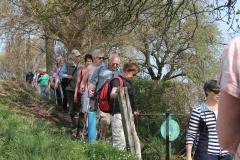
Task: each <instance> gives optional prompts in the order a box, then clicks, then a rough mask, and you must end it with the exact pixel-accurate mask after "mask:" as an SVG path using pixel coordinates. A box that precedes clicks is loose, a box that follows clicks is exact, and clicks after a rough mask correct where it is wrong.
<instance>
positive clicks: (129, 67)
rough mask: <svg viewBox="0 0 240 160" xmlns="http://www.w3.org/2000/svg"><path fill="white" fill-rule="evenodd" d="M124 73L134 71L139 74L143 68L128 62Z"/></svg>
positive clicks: (124, 67) (124, 66)
mask: <svg viewBox="0 0 240 160" xmlns="http://www.w3.org/2000/svg"><path fill="white" fill-rule="evenodd" d="M123 71H124V72H126V71H134V72H135V73H138V72H140V71H141V68H140V67H139V66H138V65H137V64H136V63H132V62H128V63H125V64H124V65H123Z"/></svg>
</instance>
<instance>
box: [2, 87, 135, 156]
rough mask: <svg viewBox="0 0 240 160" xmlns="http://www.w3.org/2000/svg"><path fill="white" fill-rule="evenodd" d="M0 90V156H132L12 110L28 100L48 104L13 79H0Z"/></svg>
mask: <svg viewBox="0 0 240 160" xmlns="http://www.w3.org/2000/svg"><path fill="white" fill-rule="evenodd" d="M13 87H14V89H13ZM0 94H1V95H0V160H5V159H9V160H42V159H44V160H57V159H58V160H62V159H64V160H75V159H76V160H117V159H120V160H135V159H136V157H134V156H133V155H131V154H129V153H127V152H125V151H118V150H116V149H114V148H112V147H111V146H110V144H107V143H106V142H98V143H97V144H88V143H86V142H80V141H77V140H72V139H71V138H70V137H68V136H67V135H66V134H65V133H63V132H61V131H60V130H59V129H58V128H57V127H53V125H52V124H50V123H48V122H47V121H42V120H39V119H36V118H34V116H29V117H26V116H23V115H19V114H17V113H15V112H12V110H13V108H14V107H16V106H18V107H20V108H21V107H22V108H25V109H26V108H27V106H28V103H29V101H30V100H34V101H35V102H38V103H39V104H42V105H46V106H48V107H49V106H50V105H49V104H48V103H47V102H44V101H42V100H41V99H38V98H36V97H32V96H31V94H29V93H28V92H27V91H26V90H24V89H23V88H22V87H19V86H18V85H17V84H15V83H12V82H11V83H10V84H9V82H7V83H6V82H0ZM50 108H51V107H50Z"/></svg>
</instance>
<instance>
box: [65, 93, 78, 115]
mask: <svg viewBox="0 0 240 160" xmlns="http://www.w3.org/2000/svg"><path fill="white" fill-rule="evenodd" d="M74 93H75V92H74V91H68V90H67V97H68V104H69V113H70V115H72V116H74V115H76V114H77V113H78V112H79V110H80V102H74Z"/></svg>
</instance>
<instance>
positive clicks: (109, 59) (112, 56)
mask: <svg viewBox="0 0 240 160" xmlns="http://www.w3.org/2000/svg"><path fill="white" fill-rule="evenodd" d="M115 58H118V59H119V60H120V57H119V55H118V54H116V53H111V54H110V55H109V58H108V61H109V62H112V61H113V60H114V59H115Z"/></svg>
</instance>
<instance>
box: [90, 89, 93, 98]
mask: <svg viewBox="0 0 240 160" xmlns="http://www.w3.org/2000/svg"><path fill="white" fill-rule="evenodd" d="M89 96H90V97H93V96H94V90H93V89H90V90H89Z"/></svg>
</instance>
